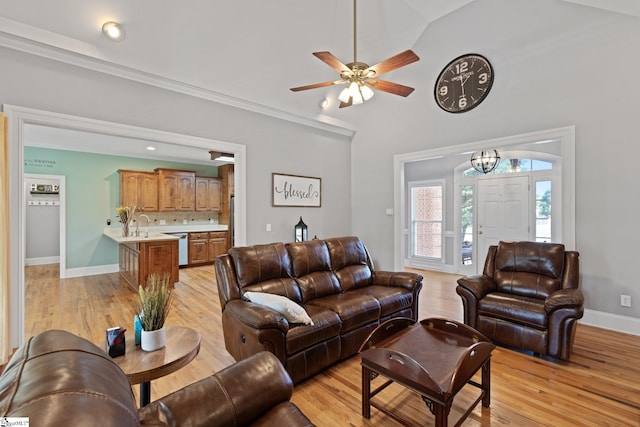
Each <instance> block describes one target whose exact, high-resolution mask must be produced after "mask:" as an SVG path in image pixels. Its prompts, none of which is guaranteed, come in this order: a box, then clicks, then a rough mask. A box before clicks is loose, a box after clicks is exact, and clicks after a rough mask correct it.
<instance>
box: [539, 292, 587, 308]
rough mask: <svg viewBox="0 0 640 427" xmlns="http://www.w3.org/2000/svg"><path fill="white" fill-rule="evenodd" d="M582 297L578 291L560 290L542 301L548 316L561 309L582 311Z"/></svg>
mask: <svg viewBox="0 0 640 427" xmlns="http://www.w3.org/2000/svg"><path fill="white" fill-rule="evenodd" d="M583 306H584V295H583V294H582V291H581V290H580V289H560V290H559V291H556V292H554V293H553V294H551V295H550V296H549V297H548V298H547V299H545V301H544V310H545V311H546V312H547V314H550V313H552V312H554V311H556V310H559V309H561V308H576V309H582V307H583Z"/></svg>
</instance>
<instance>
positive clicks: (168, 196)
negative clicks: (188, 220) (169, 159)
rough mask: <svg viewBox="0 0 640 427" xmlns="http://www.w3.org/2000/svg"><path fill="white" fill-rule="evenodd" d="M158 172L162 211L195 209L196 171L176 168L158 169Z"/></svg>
mask: <svg viewBox="0 0 640 427" xmlns="http://www.w3.org/2000/svg"><path fill="white" fill-rule="evenodd" d="M156 172H157V173H158V205H159V208H160V212H172V211H195V207H196V187H195V185H196V175H195V173H194V172H193V171H181V170H175V169H156Z"/></svg>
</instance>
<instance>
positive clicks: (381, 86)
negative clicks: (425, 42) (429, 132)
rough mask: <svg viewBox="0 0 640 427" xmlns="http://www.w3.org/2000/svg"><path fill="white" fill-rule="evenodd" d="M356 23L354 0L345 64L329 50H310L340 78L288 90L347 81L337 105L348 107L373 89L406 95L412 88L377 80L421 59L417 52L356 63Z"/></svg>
mask: <svg viewBox="0 0 640 427" xmlns="http://www.w3.org/2000/svg"><path fill="white" fill-rule="evenodd" d="M356 25H357V20H356V0H353V62H351V63H349V64H346V65H345V64H343V63H342V61H340V60H339V59H338V58H336V57H335V56H334V55H333V54H332V53H331V52H327V51H323V52H313V55H314V56H315V57H317V58H318V59H320V60H321V61H323V62H324V63H326V64H327V65H329V66H330V67H331V68H333V69H334V70H336V71H337V72H338V73H340V78H339V79H338V80H332V81H328V82H323V83H315V84H312V85H307V86H299V87H292V88H291V90H292V91H293V92H299V91H301V90H308V89H316V88H320V87H327V86H332V85H340V84H346V85H347V87H346V88H344V89H343V90H342V92H340V95H339V96H338V99H339V100H340V108H343V107H349V106H350V105H354V104H362V103H363V102H364V101H367V100H369V99H371V97H372V96H373V94H374V92H373V90H372V89H376V90H381V91H383V92H387V93H392V94H394V95H400V96H409V94H410V93H411V92H413V88H412V87H409V86H404V85H401V84H398V83H392V82H389V81H385V80H380V79H379V78H378V77H379V76H381V75H383V74H384V73H388V72H389V71H393V70H396V69H398V68H400V67H404V66H405V65H409V64H411V63H412V62H416V61H418V60H419V59H420V58H419V57H418V55H416V54H415V53H414V52H413V51H412V50H410V49H409V50H405V51H404V52H402V53H399V54H397V55H394V56H392V57H391V58H388V59H385V60H384V61H382V62H379V63H378V64H376V65H372V66H369V65H368V64H365V63H364V62H358V59H357V58H358V56H357V38H356V28H357V26H356Z"/></svg>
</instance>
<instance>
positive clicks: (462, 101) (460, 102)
mask: <svg viewBox="0 0 640 427" xmlns="http://www.w3.org/2000/svg"><path fill="white" fill-rule="evenodd" d="M466 106H467V98H460V99H459V100H458V108H465V107H466Z"/></svg>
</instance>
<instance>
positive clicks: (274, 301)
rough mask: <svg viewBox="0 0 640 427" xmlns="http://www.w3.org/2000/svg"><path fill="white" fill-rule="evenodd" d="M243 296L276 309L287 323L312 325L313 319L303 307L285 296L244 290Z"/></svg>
mask: <svg viewBox="0 0 640 427" xmlns="http://www.w3.org/2000/svg"><path fill="white" fill-rule="evenodd" d="M243 296H244V298H246V299H248V300H249V301H251V302H253V303H256V304H260V305H264V306H265V307H269V308H270V309H272V310H275V311H277V312H278V313H280V314H282V315H283V316H284V317H285V318H286V319H287V321H288V322H289V323H302V324H304V325H313V321H312V320H311V318H310V317H309V315H308V314H307V312H306V311H305V310H304V308H302V307H301V306H299V305H298V304H296V303H295V302H293V301H291V300H290V299H289V298H287V297H284V296H282V295H275V294H269V293H265V292H245V293H244V295H243Z"/></svg>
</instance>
